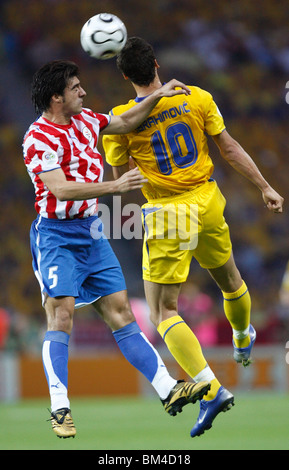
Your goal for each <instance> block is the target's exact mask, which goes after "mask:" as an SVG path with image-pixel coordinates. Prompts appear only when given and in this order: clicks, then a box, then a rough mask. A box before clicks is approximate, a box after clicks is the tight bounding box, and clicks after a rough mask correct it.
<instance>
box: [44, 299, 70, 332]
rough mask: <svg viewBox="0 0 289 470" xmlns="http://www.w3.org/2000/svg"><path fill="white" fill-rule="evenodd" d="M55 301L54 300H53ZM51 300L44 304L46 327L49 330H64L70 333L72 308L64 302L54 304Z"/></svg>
mask: <svg viewBox="0 0 289 470" xmlns="http://www.w3.org/2000/svg"><path fill="white" fill-rule="evenodd" d="M54 303H55V302H54ZM54 303H53V302H50V303H47V305H46V309H45V310H46V316H47V328H48V330H50V331H64V332H65V333H67V334H69V335H70V334H71V331H72V327H73V313H74V306H73V308H72V307H71V306H70V305H66V304H64V303H63V304H61V303H60V304H56V305H54Z"/></svg>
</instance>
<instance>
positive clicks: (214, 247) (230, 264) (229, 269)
mask: <svg viewBox="0 0 289 470" xmlns="http://www.w3.org/2000/svg"><path fill="white" fill-rule="evenodd" d="M205 194H206V196H207V198H206V201H205V202H204V203H203V204H202V205H200V211H201V212H202V214H203V217H202V230H201V232H200V234H199V238H198V245H197V247H196V249H195V251H194V256H195V258H196V259H197V261H198V262H199V264H200V266H202V267H203V268H205V269H207V270H208V271H209V272H210V274H211V276H212V277H213V279H214V280H215V281H216V283H217V284H218V286H219V287H220V289H221V290H222V293H223V297H224V311H225V314H226V317H227V319H228V321H229V322H230V324H231V326H232V328H233V336H234V338H233V344H234V357H235V359H236V360H237V362H243V360H240V359H238V358H237V357H236V354H237V356H239V358H240V357H243V355H245V359H246V357H247V356H248V353H250V351H249V350H247V349H246V348H249V349H250V350H251V348H252V344H254V340H255V330H254V329H253V327H251V326H250V313H251V299H250V294H249V291H248V289H247V286H246V284H245V282H244V281H243V279H242V278H241V275H240V273H239V270H238V269H237V267H236V264H235V261H234V257H233V254H232V243H231V239H230V232H229V227H228V224H227V223H226V220H225V218H224V208H225V204H226V200H225V198H224V196H223V195H222V193H221V191H220V190H219V188H218V186H217V185H216V183H215V182H210V183H209V184H208V185H207V186H206V190H205ZM200 203H201V201H200ZM247 359H248V357H247ZM243 364H244V365H247V363H244V362H243Z"/></svg>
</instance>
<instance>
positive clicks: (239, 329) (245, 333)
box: [223, 281, 251, 348]
mask: <svg viewBox="0 0 289 470" xmlns="http://www.w3.org/2000/svg"><path fill="white" fill-rule="evenodd" d="M223 297H224V304H223V305H224V311H225V315H226V317H227V319H228V321H229V323H230V325H231V327H232V328H233V337H234V343H235V345H236V346H237V347H238V348H246V347H247V346H249V344H250V336H249V326H250V316H251V297H250V294H249V291H248V288H247V286H246V284H245V282H244V281H243V284H242V285H241V287H240V288H239V289H238V290H237V291H236V292H229V293H227V292H223Z"/></svg>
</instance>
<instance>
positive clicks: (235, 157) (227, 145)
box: [213, 130, 284, 213]
mask: <svg viewBox="0 0 289 470" xmlns="http://www.w3.org/2000/svg"><path fill="white" fill-rule="evenodd" d="M213 139H214V141H215V143H216V145H217V146H218V148H219V150H220V153H221V155H222V157H223V158H224V159H225V160H226V161H227V162H228V163H229V164H230V165H231V166H232V167H233V168H234V169H235V170H237V171H238V172H239V173H241V174H242V175H243V176H245V177H246V178H248V179H249V180H250V181H252V183H254V184H255V185H256V186H257V187H258V188H259V189H260V191H261V192H262V196H263V199H264V202H265V204H266V206H267V207H268V209H269V210H271V211H274V212H277V213H278V212H282V211H283V209H282V206H283V202H284V199H283V197H281V196H280V195H279V194H278V193H277V192H276V191H275V190H274V189H273V188H272V187H271V186H270V184H269V183H268V182H267V181H266V180H265V178H264V177H263V175H262V174H261V172H260V171H259V169H258V167H257V165H256V164H255V163H254V161H253V160H252V158H251V157H250V156H249V155H248V153H247V152H245V150H244V149H243V148H242V147H241V145H240V144H239V143H238V142H237V141H236V140H234V139H233V138H232V137H231V136H230V134H229V133H228V132H227V131H226V130H224V131H223V132H222V133H221V134H218V135H215V136H213Z"/></svg>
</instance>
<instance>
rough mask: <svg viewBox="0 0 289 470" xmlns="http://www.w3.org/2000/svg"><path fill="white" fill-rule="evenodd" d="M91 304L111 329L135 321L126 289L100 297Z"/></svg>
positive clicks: (117, 328)
mask: <svg viewBox="0 0 289 470" xmlns="http://www.w3.org/2000/svg"><path fill="white" fill-rule="evenodd" d="M93 306H94V307H95V309H96V310H97V312H98V313H99V315H100V316H101V317H102V318H103V320H104V321H105V323H106V324H107V325H108V326H109V327H110V328H111V330H112V331H115V330H119V329H120V328H123V327H124V326H126V325H128V324H129V323H131V322H133V321H135V317H134V315H133V313H132V310H131V306H130V303H129V299H128V296H127V291H126V290H122V291H119V292H114V293H113V294H109V295H106V296H104V297H101V298H100V299H99V300H97V302H95V303H94V304H93Z"/></svg>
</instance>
